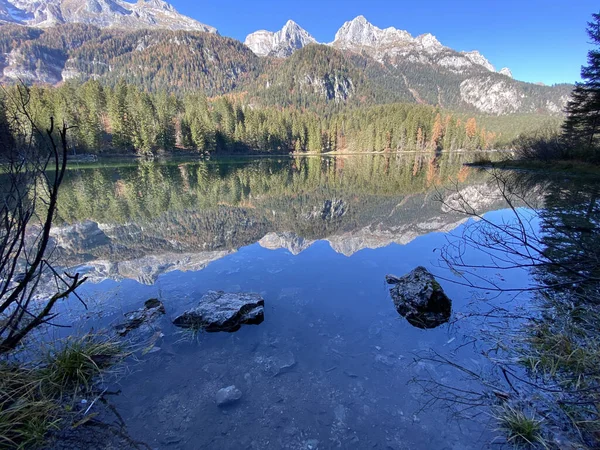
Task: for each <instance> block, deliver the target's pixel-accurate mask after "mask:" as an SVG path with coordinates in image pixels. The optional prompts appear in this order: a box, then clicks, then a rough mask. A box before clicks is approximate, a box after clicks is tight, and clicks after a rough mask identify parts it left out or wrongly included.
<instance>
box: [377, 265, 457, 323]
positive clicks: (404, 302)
mask: <svg viewBox="0 0 600 450" xmlns="http://www.w3.org/2000/svg"><path fill="white" fill-rule="evenodd" d="M386 281H387V282H388V284H393V285H395V286H394V287H393V288H392V289H391V290H390V293H391V295H392V299H393V300H394V305H395V306H396V310H397V311H398V312H399V313H400V314H401V315H402V316H403V317H405V318H406V320H408V322H409V323H410V324H411V325H413V326H415V327H417V328H436V327H439V326H440V325H442V324H444V323H446V322H448V320H450V315H451V313H452V301H451V300H450V299H449V298H448V296H447V295H446V294H445V293H444V290H443V289H442V286H440V284H439V283H438V282H437V281H436V280H435V278H434V276H433V275H432V274H431V273H430V272H429V271H428V270H427V269H425V268H424V267H417V268H416V269H415V270H413V271H412V272H411V273H409V274H407V275H404V276H403V277H401V278H398V277H395V276H393V275H388V276H387V277H386Z"/></svg>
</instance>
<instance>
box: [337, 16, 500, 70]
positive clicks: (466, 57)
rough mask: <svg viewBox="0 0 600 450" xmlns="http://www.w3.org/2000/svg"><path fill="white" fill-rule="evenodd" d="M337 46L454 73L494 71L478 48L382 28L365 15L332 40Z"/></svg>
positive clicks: (344, 26)
mask: <svg viewBox="0 0 600 450" xmlns="http://www.w3.org/2000/svg"><path fill="white" fill-rule="evenodd" d="M331 45H333V46H334V47H336V48H340V49H344V50H350V51H353V52H358V53H360V52H365V53H367V54H368V55H369V56H371V57H373V58H375V59H376V60H377V61H379V62H381V63H384V62H391V63H392V64H396V63H397V62H398V61H401V60H402V61H409V62H415V63H421V64H429V65H437V66H442V67H444V68H446V69H448V70H450V71H452V72H456V73H463V72H465V71H480V72H481V71H483V72H495V71H496V70H495V69H494V66H493V65H492V64H490V62H489V61H488V60H487V59H486V58H485V57H484V56H483V55H482V54H481V53H479V52H478V51H472V52H457V51H454V50H452V49H450V48H448V47H445V46H444V45H442V44H441V43H440V41H438V40H437V39H436V37H435V36H433V35H432V34H429V33H427V34H423V35H420V36H417V37H413V36H411V35H410V33H409V32H408V31H404V30H398V29H396V28H394V27H389V28H385V29H381V28H378V27H376V26H375V25H373V24H371V23H369V22H368V21H367V19H365V17H364V16H358V17H357V18H356V19H354V20H352V21H350V22H346V23H345V24H344V25H343V26H342V28H340V29H339V31H338V32H337V34H336V35H335V40H334V41H333V42H332V43H331Z"/></svg>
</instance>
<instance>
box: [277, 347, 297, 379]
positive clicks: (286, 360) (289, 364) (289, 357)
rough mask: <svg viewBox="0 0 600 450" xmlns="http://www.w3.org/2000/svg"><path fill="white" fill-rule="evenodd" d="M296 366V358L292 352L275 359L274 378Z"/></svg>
mask: <svg viewBox="0 0 600 450" xmlns="http://www.w3.org/2000/svg"><path fill="white" fill-rule="evenodd" d="M295 366H296V358H295V357H294V354H293V353H292V352H286V353H284V354H283V355H281V356H279V357H276V358H274V372H275V374H274V376H279V375H281V374H284V373H286V372H289V371H290V370H292V369H293V368H294V367H295Z"/></svg>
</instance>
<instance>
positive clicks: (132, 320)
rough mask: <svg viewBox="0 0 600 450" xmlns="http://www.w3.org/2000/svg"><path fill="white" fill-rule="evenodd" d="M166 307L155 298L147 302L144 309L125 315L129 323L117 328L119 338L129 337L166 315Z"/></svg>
mask: <svg viewBox="0 0 600 450" xmlns="http://www.w3.org/2000/svg"><path fill="white" fill-rule="evenodd" d="M165 313H166V311H165V305H163V303H162V302H161V301H160V300H157V299H155V298H153V299H150V300H148V301H146V303H145V304H144V307H143V308H141V309H138V310H137V311H133V312H130V313H127V314H125V317H126V318H127V321H126V322H124V323H122V324H119V325H117V326H116V327H115V330H116V331H117V334H118V335H119V336H127V335H128V334H129V333H130V332H131V331H133V330H135V329H137V328H139V327H141V326H142V325H144V324H148V323H150V322H152V321H154V320H156V319H158V318H159V317H160V316H162V315H164V314H165Z"/></svg>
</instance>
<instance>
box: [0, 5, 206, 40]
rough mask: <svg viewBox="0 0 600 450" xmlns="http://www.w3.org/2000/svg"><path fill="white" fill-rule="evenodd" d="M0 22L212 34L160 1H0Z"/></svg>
mask: <svg viewBox="0 0 600 450" xmlns="http://www.w3.org/2000/svg"><path fill="white" fill-rule="evenodd" d="M0 22H7V23H15V24H19V25H28V26H35V27H40V28H46V27H51V26H55V25H61V24H66V23H85V24H89V25H96V26H98V27H103V28H108V27H117V28H127V29H137V28H150V27H151V28H165V29H170V30H187V31H203V32H209V33H216V32H217V29H216V28H214V27H211V26H209V25H205V24H203V23H200V22H198V21H197V20H194V19H192V18H190V17H187V16H184V15H183V14H180V13H178V12H177V10H176V9H175V8H174V7H173V6H172V5H171V4H169V3H167V2H165V1H163V0H138V1H137V2H136V3H130V2H127V1H124V0H0Z"/></svg>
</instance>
